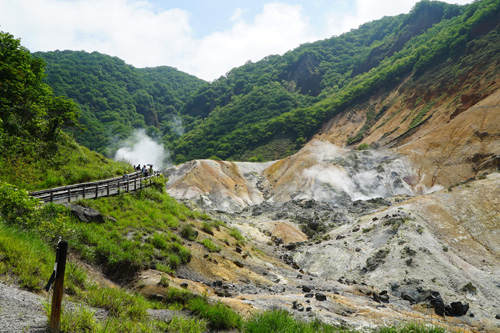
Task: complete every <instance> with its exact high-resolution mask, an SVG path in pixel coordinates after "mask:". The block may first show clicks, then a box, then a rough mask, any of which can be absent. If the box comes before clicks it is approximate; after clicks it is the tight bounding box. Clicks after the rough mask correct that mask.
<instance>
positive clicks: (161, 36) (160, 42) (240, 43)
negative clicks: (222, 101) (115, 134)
mask: <svg viewBox="0 0 500 333" xmlns="http://www.w3.org/2000/svg"><path fill="white" fill-rule="evenodd" d="M416 2H417V1H415V0H282V1H272V0H245V1H243V0H0V31H4V32H9V33H11V34H12V35H14V37H16V38H20V39H21V44H22V45H23V46H25V47H26V48H28V49H29V50H30V51H31V52H36V51H54V50H77V51H79V50H84V51H87V52H93V51H97V52H100V53H104V54H108V55H111V56H116V57H119V58H121V59H123V60H124V61H125V62H126V63H128V64H130V65H133V66H134V67H139V68H142V67H155V66H171V67H175V68H177V69H178V70H181V71H183V72H186V73H189V74H192V75H195V76H197V77H199V78H201V79H204V80H207V81H213V80H215V79H217V78H219V77H220V76H222V75H225V74H226V73H227V72H229V71H230V70H231V69H232V68H234V67H238V66H241V65H244V64H245V63H246V62H248V61H252V62H256V61H259V60H260V59H262V58H264V57H266V56H268V55H272V54H280V55H282V54H284V53H285V52H287V51H290V50H293V49H294V48H296V47H298V46H299V45H301V44H304V43H307V42H314V41H317V40H321V39H325V38H329V37H332V36H335V35H340V34H342V33H344V32H347V31H349V30H351V29H355V28H357V27H358V26H359V25H361V24H363V23H366V22H369V21H373V20H376V19H379V18H382V17H383V16H394V15H398V14H401V13H408V12H409V11H410V10H411V8H412V7H413V6H414V5H415V3H416ZM445 2H448V3H457V4H466V3H471V2H472V0H446V1H445Z"/></svg>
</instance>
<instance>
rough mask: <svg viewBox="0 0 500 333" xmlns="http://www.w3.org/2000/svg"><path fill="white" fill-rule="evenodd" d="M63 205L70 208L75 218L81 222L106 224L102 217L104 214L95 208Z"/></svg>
mask: <svg viewBox="0 0 500 333" xmlns="http://www.w3.org/2000/svg"><path fill="white" fill-rule="evenodd" d="M63 205H64V206H65V207H67V208H69V210H70V211H71V214H73V216H75V217H76V218H77V219H78V220H79V221H81V222H86V223H91V222H95V223H104V217H103V216H102V214H101V213H99V212H98V211H97V210H95V209H93V208H89V207H83V206H80V205H76V204H72V203H69V202H66V203H63Z"/></svg>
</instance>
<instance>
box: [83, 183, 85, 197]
mask: <svg viewBox="0 0 500 333" xmlns="http://www.w3.org/2000/svg"><path fill="white" fill-rule="evenodd" d="M83 198H84V199H85V185H83Z"/></svg>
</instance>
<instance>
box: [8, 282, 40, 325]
mask: <svg viewBox="0 0 500 333" xmlns="http://www.w3.org/2000/svg"><path fill="white" fill-rule="evenodd" d="M43 301H44V298H43V297H42V296H39V295H37V294H34V293H30V292H28V291H24V290H21V289H19V288H18V287H15V286H11V285H8V284H5V283H4V282H0V332H2V333H3V332H37V333H41V332H47V328H48V326H47V316H46V315H45V312H44V310H43Z"/></svg>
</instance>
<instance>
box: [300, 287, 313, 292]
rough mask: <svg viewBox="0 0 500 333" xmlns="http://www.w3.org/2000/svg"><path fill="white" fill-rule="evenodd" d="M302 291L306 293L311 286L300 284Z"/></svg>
mask: <svg viewBox="0 0 500 333" xmlns="http://www.w3.org/2000/svg"><path fill="white" fill-rule="evenodd" d="M302 291H303V292H305V293H308V292H310V291H311V288H310V287H308V286H302Z"/></svg>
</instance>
